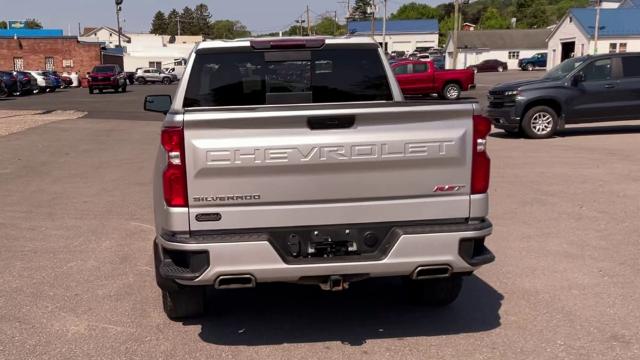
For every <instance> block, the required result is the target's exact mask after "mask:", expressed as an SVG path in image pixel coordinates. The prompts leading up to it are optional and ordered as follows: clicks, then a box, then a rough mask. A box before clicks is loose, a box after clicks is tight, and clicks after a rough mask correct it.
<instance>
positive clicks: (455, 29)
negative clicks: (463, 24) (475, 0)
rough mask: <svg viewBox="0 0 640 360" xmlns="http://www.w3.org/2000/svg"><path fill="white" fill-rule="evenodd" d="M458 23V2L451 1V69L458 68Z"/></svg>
mask: <svg viewBox="0 0 640 360" xmlns="http://www.w3.org/2000/svg"><path fill="white" fill-rule="evenodd" d="M459 22H460V1H459V0H453V68H454V69H457V68H458V26H459V24H458V23H459Z"/></svg>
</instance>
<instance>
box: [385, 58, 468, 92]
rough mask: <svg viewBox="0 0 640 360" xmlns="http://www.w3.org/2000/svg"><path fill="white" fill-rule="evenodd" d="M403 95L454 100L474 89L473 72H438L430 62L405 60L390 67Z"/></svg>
mask: <svg viewBox="0 0 640 360" xmlns="http://www.w3.org/2000/svg"><path fill="white" fill-rule="evenodd" d="M391 68H392V69H393V73H394V75H395V76H396V79H397V80H398V84H399V85H400V89H402V92H403V93H404V94H405V95H431V94H438V96H440V97H441V98H443V99H446V100H456V99H458V98H459V97H460V93H461V92H462V91H468V90H473V89H475V87H476V84H475V74H474V72H473V70H469V69H464V70H438V69H437V68H436V67H435V65H434V64H433V62H432V61H430V60H429V61H420V60H407V61H401V62H397V63H394V64H392V65H391Z"/></svg>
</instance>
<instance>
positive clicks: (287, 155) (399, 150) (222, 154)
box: [207, 141, 456, 166]
mask: <svg viewBox="0 0 640 360" xmlns="http://www.w3.org/2000/svg"><path fill="white" fill-rule="evenodd" d="M455 144H456V143H455V141H435V142H433V141H430V142H406V143H397V142H396V143H383V144H356V145H321V146H311V147H307V148H303V147H273V148H242V149H219V150H209V151H207V164H208V165H211V166H238V165H239V166H242V165H259V164H277V163H320V162H343V161H366V160H380V159H406V158H438V157H447V156H448V155H450V153H451V152H452V150H451V149H452V148H453V145H455Z"/></svg>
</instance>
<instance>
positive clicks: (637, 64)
mask: <svg viewBox="0 0 640 360" xmlns="http://www.w3.org/2000/svg"><path fill="white" fill-rule="evenodd" d="M487 112H488V116H489V118H490V119H491V121H492V123H493V124H494V126H495V127H497V128H498V129H503V130H504V131H506V132H507V133H520V132H521V133H523V134H524V135H526V136H527V137H529V138H534V139H542V138H549V137H551V136H553V135H554V134H555V132H556V130H558V129H562V128H564V126H565V124H578V123H588V122H601V121H619V120H636V119H638V118H640V53H621V54H606V55H596V56H583V57H577V58H572V59H568V60H565V61H564V62H563V63H561V64H560V65H558V66H556V67H554V68H553V69H551V70H550V71H549V72H548V73H547V74H546V75H545V76H544V77H543V78H541V79H538V80H527V81H519V82H513V83H506V84H500V85H498V86H496V87H494V88H493V89H491V90H490V91H489V108H488V111H487Z"/></svg>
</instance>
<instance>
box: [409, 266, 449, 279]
mask: <svg viewBox="0 0 640 360" xmlns="http://www.w3.org/2000/svg"><path fill="white" fill-rule="evenodd" d="M452 270H453V269H451V266H449V265H432V266H420V267H418V268H417V269H415V270H414V271H413V273H411V278H412V279H413V280H425V279H436V278H445V277H449V276H451V272H452Z"/></svg>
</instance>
